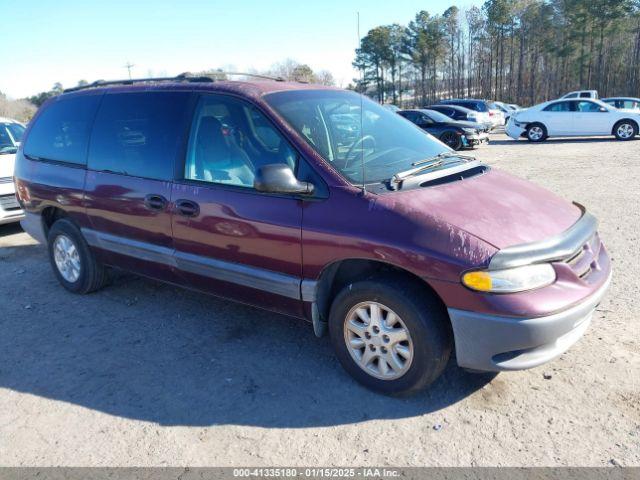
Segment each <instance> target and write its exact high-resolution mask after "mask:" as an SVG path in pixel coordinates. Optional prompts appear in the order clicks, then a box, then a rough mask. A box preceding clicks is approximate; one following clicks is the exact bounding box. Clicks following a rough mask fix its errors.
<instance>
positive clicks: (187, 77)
mask: <svg viewBox="0 0 640 480" xmlns="http://www.w3.org/2000/svg"><path fill="white" fill-rule="evenodd" d="M224 75H242V76H245V77H255V78H264V79H266V80H273V81H275V82H284V78H282V77H271V76H269V75H260V74H257V73H241V72H223V71H213V72H207V73H201V74H197V75H192V74H191V73H189V72H185V73H181V74H180V75H176V76H175V77H149V78H133V79H132V78H129V79H124V80H96V81H95V82H92V83H88V84H87V85H80V86H77V87H72V88H65V89H64V90H63V91H64V93H69V92H77V91H78V90H85V89H87V88H97V87H106V86H108V85H134V84H136V83H157V82H189V83H197V82H203V83H212V82H215V81H216V80H219V79H220V77H221V76H224Z"/></svg>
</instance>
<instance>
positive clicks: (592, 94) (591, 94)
mask: <svg viewBox="0 0 640 480" xmlns="http://www.w3.org/2000/svg"><path fill="white" fill-rule="evenodd" d="M560 98H593V99H596V100H597V98H598V91H597V90H576V91H575V92H569V93H567V94H566V95H563V96H562V97H560Z"/></svg>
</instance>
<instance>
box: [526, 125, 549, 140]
mask: <svg viewBox="0 0 640 480" xmlns="http://www.w3.org/2000/svg"><path fill="white" fill-rule="evenodd" d="M526 134H527V140H529V141H530V142H542V141H543V140H546V139H547V129H546V128H545V126H544V125H542V124H541V123H532V124H531V125H529V126H528V127H527V130H526Z"/></svg>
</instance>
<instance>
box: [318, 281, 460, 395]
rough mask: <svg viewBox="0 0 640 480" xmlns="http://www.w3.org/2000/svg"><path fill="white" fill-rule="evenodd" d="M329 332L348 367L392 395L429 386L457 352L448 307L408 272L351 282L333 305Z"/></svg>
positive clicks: (369, 384)
mask: <svg viewBox="0 0 640 480" xmlns="http://www.w3.org/2000/svg"><path fill="white" fill-rule="evenodd" d="M329 333H330V336H331V343H332V344H333V347H334V349H335V351H336V355H337V357H338V359H339V360H340V363H341V364H342V366H343V367H344V368H345V370H347V372H349V373H350V374H351V375H352V376H353V377H354V378H355V379H356V380H357V381H358V382H360V383H361V384H363V385H364V386H366V387H368V388H370V389H372V390H376V391H378V392H381V393H384V394H388V395H399V394H409V393H412V392H415V391H418V390H421V389H422V388H425V387H426V386H427V385H429V384H430V383H432V382H433V381H434V380H435V379H436V378H438V376H439V375H440V374H441V373H442V371H443V370H444V368H445V366H446V365H447V361H448V359H449V355H450V353H451V344H452V342H451V333H450V326H449V317H448V315H447V312H446V309H445V308H444V306H443V305H442V303H441V302H440V301H439V300H438V299H437V298H435V297H434V296H433V295H432V294H430V292H428V291H426V289H425V288H423V287H422V286H421V285H418V284H416V283H414V282H412V281H408V280H406V279H404V278H395V277H386V278H385V277H381V278H379V279H373V280H364V281H360V282H355V283H352V284H350V285H349V286H347V287H345V288H344V289H343V290H342V291H341V292H340V293H339V294H338V296H337V297H336V299H335V300H334V302H333V305H332V306H331V313H330V316H329Z"/></svg>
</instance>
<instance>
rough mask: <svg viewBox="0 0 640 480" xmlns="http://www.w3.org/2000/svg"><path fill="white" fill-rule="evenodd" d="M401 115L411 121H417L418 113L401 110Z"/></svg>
mask: <svg viewBox="0 0 640 480" xmlns="http://www.w3.org/2000/svg"><path fill="white" fill-rule="evenodd" d="M401 116H403V117H404V118H406V119H407V120H409V121H410V122H413V123H418V114H417V113H416V112H402V114H401Z"/></svg>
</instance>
